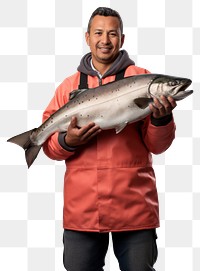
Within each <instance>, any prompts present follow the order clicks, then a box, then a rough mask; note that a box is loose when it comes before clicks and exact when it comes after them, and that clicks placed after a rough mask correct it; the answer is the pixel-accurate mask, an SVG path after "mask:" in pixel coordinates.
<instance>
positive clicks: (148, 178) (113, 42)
mask: <svg viewBox="0 0 200 271" xmlns="http://www.w3.org/2000/svg"><path fill="white" fill-rule="evenodd" d="M85 38H86V42H87V44H88V46H89V47H90V50H91V53H88V54H86V55H85V56H84V57H83V58H82V60H81V63H80V65H79V67H78V71H77V72H76V73H75V74H74V75H72V76H70V77H68V78H66V79H65V80H64V81H63V82H62V83H61V85H60V86H59V87H58V88H57V90H56V92H55V96H54V97H53V99H52V100H51V102H50V104H49V105H48V107H47V109H46V110H45V112H44V115H43V120H44V121H45V120H46V119H47V118H48V117H49V116H50V115H51V114H52V113H54V112H55V111H56V110H57V109H58V108H60V107H61V106H63V105H64V104H65V103H66V102H67V101H68V100H69V96H70V92H71V91H73V90H74V89H78V88H87V87H88V88H93V87H97V86H99V85H101V84H106V83H109V82H112V81H114V80H117V79H119V78H121V77H127V76H132V75H137V74H142V73H148V71H147V70H145V69H142V68H139V67H136V66H135V65H134V62H133V61H132V60H131V59H130V58H129V56H128V54H127V52H126V51H124V50H120V48H121V47H122V46H123V43H124V34H123V23H122V20H121V18H120V15H119V14H118V13H117V12H116V11H114V10H112V9H110V8H98V9H97V10H95V11H94V12H93V14H92V16H91V18H90V21H89V24H88V29H87V33H86V34H85ZM175 106H176V103H175V101H174V100H173V99H172V98H171V97H162V98H161V101H158V100H157V99H154V104H151V105H150V109H151V111H152V114H151V116H149V117H146V118H145V119H143V120H142V121H138V122H136V123H133V124H129V125H127V126H126V128H125V129H123V131H121V132H120V133H119V134H117V135H116V134H115V131H114V130H107V131H102V130H101V128H100V127H99V126H97V125H95V123H88V125H86V126H84V127H78V126H77V119H76V118H75V117H73V118H72V120H71V123H70V126H69V128H68V130H67V131H66V132H65V133H55V134H53V135H52V136H51V137H50V138H49V139H48V140H47V141H46V142H45V144H44V152H45V153H46V155H48V156H49V157H50V158H51V159H55V160H65V162H66V168H67V170H66V173H65V177H64V222H63V225H64V238H63V240H64V266H65V268H66V270H69V271H102V270H103V266H104V259H105V255H106V252H107V249H108V241H109V232H111V233H112V239H113V247H114V253H115V255H116V257H117V259H118V262H119V266H120V270H122V271H148V270H155V269H154V268H153V265H154V263H155V261H156V259H157V246H156V232H155V229H156V228H157V227H159V217H158V216H159V215H158V198H157V191H156V184H155V176H154V171H153V168H152V157H151V153H154V154H159V153H161V152H164V151H165V150H166V149H167V148H168V147H169V146H170V145H171V143H172V141H173V139H174V136H175V124H174V121H173V116H172V110H173V109H174V108H175Z"/></svg>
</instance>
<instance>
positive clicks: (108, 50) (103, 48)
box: [98, 47, 112, 53]
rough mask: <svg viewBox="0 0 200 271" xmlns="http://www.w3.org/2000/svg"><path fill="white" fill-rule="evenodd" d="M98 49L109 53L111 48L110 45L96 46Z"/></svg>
mask: <svg viewBox="0 0 200 271" xmlns="http://www.w3.org/2000/svg"><path fill="white" fill-rule="evenodd" d="M98 49H99V50H100V51H101V52H102V53H109V52H110V51H111V50H112V48H111V47H98Z"/></svg>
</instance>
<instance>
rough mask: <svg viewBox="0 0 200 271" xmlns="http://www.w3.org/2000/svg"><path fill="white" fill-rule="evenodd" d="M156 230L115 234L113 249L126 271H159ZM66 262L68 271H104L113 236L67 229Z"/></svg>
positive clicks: (64, 256)
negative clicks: (154, 266)
mask: <svg viewBox="0 0 200 271" xmlns="http://www.w3.org/2000/svg"><path fill="white" fill-rule="evenodd" d="M156 238H157V236H156V231H155V230H154V229H152V230H140V231H128V232H114V233H112V239H113V249H114V253H115V256H116V257H117V259H118V262H119V267H120V270H122V271H153V270H154V271H155V269H154V268H153V265H154V263H155V262H156V260H157V254H158V251H157V244H156ZM63 240H64V254H63V262H64V267H65V268H66V270H67V271H103V266H104V265H105V256H106V252H107V250H108V244H109V233H96V232H78V231H70V230H64V237H63Z"/></svg>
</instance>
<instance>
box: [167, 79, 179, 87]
mask: <svg viewBox="0 0 200 271" xmlns="http://www.w3.org/2000/svg"><path fill="white" fill-rule="evenodd" d="M168 84H169V86H171V87H174V86H176V85H179V81H178V80H173V81H169V82H168Z"/></svg>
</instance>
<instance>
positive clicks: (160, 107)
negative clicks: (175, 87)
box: [149, 96, 176, 119]
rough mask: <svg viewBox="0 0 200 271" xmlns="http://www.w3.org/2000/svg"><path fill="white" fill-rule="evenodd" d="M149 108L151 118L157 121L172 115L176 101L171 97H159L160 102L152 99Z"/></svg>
mask: <svg viewBox="0 0 200 271" xmlns="http://www.w3.org/2000/svg"><path fill="white" fill-rule="evenodd" d="M149 107H150V109H151V111H152V114H153V117H154V118H156V119H159V118H162V117H165V116H167V115H170V114H171V113H172V110H173V109H174V108H175V107H176V101H175V100H174V99H173V98H172V97H171V96H169V97H165V96H161V98H160V101H159V100H158V99H157V98H154V99H153V103H151V104H149Z"/></svg>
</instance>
